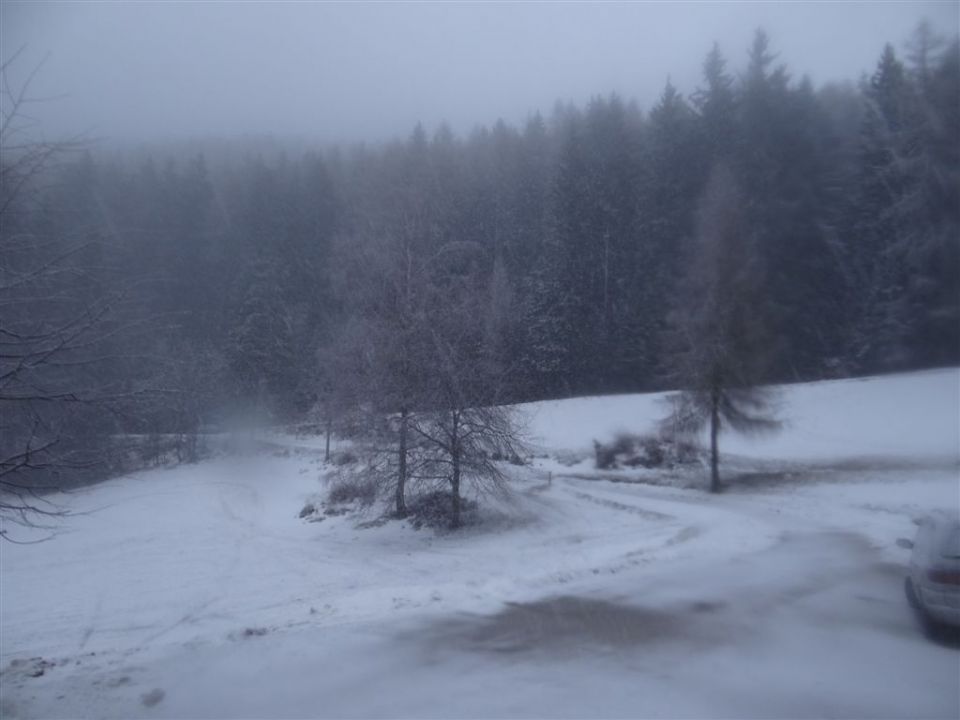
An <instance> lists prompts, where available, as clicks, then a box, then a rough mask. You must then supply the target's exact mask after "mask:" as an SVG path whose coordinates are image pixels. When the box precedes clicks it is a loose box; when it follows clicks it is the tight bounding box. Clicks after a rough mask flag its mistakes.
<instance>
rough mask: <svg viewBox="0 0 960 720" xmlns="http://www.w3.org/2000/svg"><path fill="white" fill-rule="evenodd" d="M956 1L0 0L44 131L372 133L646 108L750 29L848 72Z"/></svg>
mask: <svg viewBox="0 0 960 720" xmlns="http://www.w3.org/2000/svg"><path fill="white" fill-rule="evenodd" d="M958 8H960V3H958V2H957V0H950V1H948V2H921V1H920V0H912V1H910V2H879V1H877V0H874V1H873V2H839V1H830V2H811V1H810V0H806V1H804V2H792V3H787V2H671V3H659V2H635V3H601V2H592V3H534V2H527V3H492V2H487V3H482V4H480V3H466V2H462V3H425V2H423V3H360V2H350V3H306V2H298V3H292V2H291V3H279V2H269V3H268V2H163V3H151V2H70V3H63V2H46V3H44V2H39V1H38V0H32V1H31V2H13V1H10V0H3V2H2V17H0V21H2V22H0V40H2V48H0V50H2V52H0V55H2V57H3V58H4V59H6V58H8V57H9V56H10V55H11V54H12V53H13V52H14V51H15V50H16V49H17V48H19V47H20V46H22V45H26V46H27V50H26V53H25V56H24V58H23V59H22V61H21V62H20V63H19V68H18V69H23V70H25V69H27V67H28V66H30V65H32V64H35V63H36V62H37V61H38V60H39V59H40V58H42V57H43V56H44V55H45V54H46V53H47V52H49V53H50V57H49V60H48V61H47V64H46V65H45V66H44V68H43V70H42V73H41V74H40V76H39V77H38V79H37V81H36V83H35V86H34V87H35V90H36V93H37V94H42V95H55V94H66V97H64V98H61V99H59V100H56V101H55V102H49V103H44V104H43V105H42V106H40V107H38V108H36V109H35V110H36V112H37V114H38V115H40V117H41V119H42V121H43V124H44V127H45V129H46V131H47V134H48V135H59V134H64V133H70V132H74V131H79V130H89V131H91V132H92V133H93V134H95V135H96V136H98V137H103V138H109V139H115V140H140V139H160V138H168V137H171V138H183V137H185V136H200V137H205V136H210V135H222V136H236V135H238V134H243V133H270V134H276V135H280V136H286V135H294V136H302V137H308V138H311V139H316V140H320V141H323V142H327V141H341V140H347V141H352V140H359V139H367V140H379V139H383V138H385V137H390V136H393V135H397V134H403V135H405V134H406V133H408V132H409V130H410V129H411V128H412V127H413V125H414V124H415V123H416V122H417V121H418V120H421V121H423V122H424V124H425V125H426V126H427V127H428V128H433V127H435V126H436V125H437V124H438V123H439V122H440V121H442V120H446V121H448V122H449V123H450V124H451V126H452V127H453V128H454V130H456V131H458V132H467V131H469V130H470V129H471V128H473V127H474V126H475V125H477V124H490V123H492V122H493V121H495V120H496V119H497V118H499V117H502V118H504V119H505V120H507V121H509V122H514V123H516V122H522V121H523V120H524V119H525V118H526V117H527V116H528V115H529V114H530V113H532V112H533V111H534V110H537V109H540V110H542V111H544V112H549V111H550V109H551V108H552V106H553V104H554V101H555V100H557V99H562V100H574V101H577V102H583V101H585V100H587V99H589V97H590V96H591V95H595V94H601V93H603V94H605V93H608V92H611V91H616V92H618V93H620V94H621V95H622V96H624V97H625V98H635V99H637V100H638V101H639V102H640V104H641V106H642V107H649V105H650V103H651V102H652V101H654V100H655V99H656V97H657V96H658V95H659V93H660V91H661V89H662V87H663V84H664V81H665V80H666V78H667V76H668V75H669V76H671V78H672V80H673V82H674V84H675V85H677V86H678V87H679V89H680V90H681V91H683V92H684V93H689V92H690V91H692V90H693V89H694V88H695V87H696V85H697V84H698V82H699V75H700V66H701V63H702V60H703V57H704V55H705V54H706V52H707V51H708V50H709V48H710V46H711V44H712V43H713V41H714V40H716V41H718V42H720V44H721V47H722V49H723V50H724V53H725V54H726V56H727V58H728V60H729V66H730V68H731V69H732V70H737V69H739V68H741V67H742V65H743V60H744V58H745V56H746V48H747V46H748V44H749V42H750V38H751V36H752V34H753V31H754V29H755V28H756V27H757V26H763V27H764V28H766V30H767V31H768V33H769V34H770V35H771V39H772V46H773V49H774V50H775V51H777V52H779V53H780V60H781V61H783V62H785V63H786V64H787V65H788V67H789V68H790V69H791V71H792V74H793V75H794V77H799V76H800V75H802V74H808V75H810V77H811V78H812V79H813V80H814V81H815V82H816V83H817V84H822V83H823V82H826V81H829V80H835V79H852V80H855V79H857V78H858V77H859V75H860V74H861V73H862V72H864V71H869V70H871V69H872V67H873V65H874V64H875V62H876V60H877V58H878V57H879V54H880V51H881V49H882V47H883V43H884V42H886V41H891V42H893V43H894V44H895V45H896V46H897V47H898V48H899V47H901V46H902V43H903V41H904V40H905V38H906V37H907V36H908V34H909V33H910V31H911V30H912V29H913V27H914V26H915V25H916V24H917V22H918V21H919V20H920V19H921V18H924V17H925V18H927V19H928V20H929V21H930V22H931V23H932V24H933V25H934V27H935V28H936V29H938V30H939V31H940V32H942V33H944V34H948V35H952V34H954V33H956V32H957V29H958V22H960V20H958V13H960V10H958Z"/></svg>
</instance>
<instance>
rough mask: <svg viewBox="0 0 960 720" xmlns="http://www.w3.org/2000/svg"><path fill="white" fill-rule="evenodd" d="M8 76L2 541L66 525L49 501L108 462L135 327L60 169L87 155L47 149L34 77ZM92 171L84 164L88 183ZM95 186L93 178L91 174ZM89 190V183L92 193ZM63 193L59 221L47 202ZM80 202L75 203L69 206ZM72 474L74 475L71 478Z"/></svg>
mask: <svg viewBox="0 0 960 720" xmlns="http://www.w3.org/2000/svg"><path fill="white" fill-rule="evenodd" d="M17 58H18V55H14V56H13V57H12V58H11V59H9V60H7V61H5V62H4V63H3V65H2V67H0V78H2V84H0V106H2V111H0V115H2V117H0V521H2V522H3V523H4V524H5V525H6V526H5V527H2V528H0V536H2V537H4V538H5V539H13V538H11V537H10V536H9V534H8V530H9V525H8V524H9V523H15V524H21V525H27V526H34V525H37V524H42V523H43V521H44V519H45V518H46V519H50V518H52V517H55V516H59V515H62V514H63V512H62V510H61V509H60V508H59V507H58V506H56V505H54V504H52V503H51V502H50V501H49V500H48V499H47V498H46V497H45V495H46V494H47V493H49V492H50V491H52V490H55V489H60V488H62V487H63V486H64V485H75V484H77V483H78V482H79V481H81V480H83V479H84V478H85V477H86V476H87V474H88V471H89V470H90V469H92V468H95V467H99V466H101V465H102V464H103V463H104V460H105V449H106V447H107V446H108V445H109V443H110V441H111V420H112V417H111V415H110V414H109V413H106V412H104V408H105V407H106V406H107V405H111V406H112V407H113V409H117V403H119V402H120V401H122V400H124V399H125V398H129V397H130V396H131V395H132V393H131V388H130V386H127V387H121V385H120V383H118V382H117V380H116V371H117V368H118V367H119V365H120V364H121V363H122V358H121V357H120V355H119V353H118V352H117V350H116V348H117V341H118V338H119V337H120V335H121V334H122V333H123V332H124V324H123V323H122V321H121V320H120V318H119V314H118V312H117V308H118V306H120V307H122V305H120V303H119V302H118V300H119V294H118V293H116V292H113V291H112V287H116V286H115V285H111V282H110V278H109V273H108V272H107V270H106V268H105V265H106V263H105V262H104V259H103V256H102V252H101V247H100V243H99V242H98V241H99V237H98V236H97V234H96V232H95V231H93V230H92V229H91V224H90V223H89V222H88V220H89V218H88V216H87V214H85V212H84V210H85V208H86V207H87V206H86V205H85V199H86V198H85V196H84V194H83V192H82V186H68V184H69V181H70V178H69V177H67V178H63V181H62V182H61V183H60V186H57V185H55V184H54V183H53V182H52V180H53V173H52V170H53V168H54V166H55V165H57V164H58V163H60V162H62V161H63V160H64V156H65V155H68V154H70V153H73V152H75V151H77V150H78V149H80V148H81V146H82V144H81V143H80V142H79V141H77V140H70V141H62V142H51V141H47V140H44V139H43V138H42V136H41V135H40V134H39V133H38V131H37V128H36V127H35V121H34V120H33V119H32V118H31V117H30V113H29V112H28V109H29V105H30V103H32V102H36V100H33V99H31V96H30V95H29V90H30V81H31V79H32V78H33V75H34V74H35V72H36V70H35V71H34V73H31V74H29V75H27V76H26V79H25V80H23V81H22V82H17V81H16V80H15V79H14V76H15V74H16V73H15V71H16V70H17V69H18V68H17V67H16V65H17ZM87 167H89V164H88V165H81V166H80V167H79V171H80V173H81V174H83V172H84V170H85V168H87ZM83 179H84V180H86V179H88V178H87V177H86V176H85V177H84V178H83ZM84 185H86V186H87V187H89V183H84ZM58 191H61V195H62V197H60V200H61V202H59V203H58V204H57V207H58V209H59V211H60V212H59V213H56V214H54V213H50V212H47V210H48V209H49V208H47V207H45V201H46V200H47V199H49V198H50V197H51V196H54V197H55V196H56V193H57V192H58ZM68 194H69V200H64V198H65V197H67V195H68ZM66 475H69V477H65V476H66Z"/></svg>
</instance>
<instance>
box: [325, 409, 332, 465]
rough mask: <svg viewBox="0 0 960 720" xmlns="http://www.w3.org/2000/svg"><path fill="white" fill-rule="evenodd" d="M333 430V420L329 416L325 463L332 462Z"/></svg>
mask: <svg viewBox="0 0 960 720" xmlns="http://www.w3.org/2000/svg"><path fill="white" fill-rule="evenodd" d="M332 430H333V419H332V418H330V417H329V416H328V417H327V445H326V449H325V450H324V453H323V459H324V461H325V462H330V433H331V431H332Z"/></svg>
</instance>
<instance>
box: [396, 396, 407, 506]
mask: <svg viewBox="0 0 960 720" xmlns="http://www.w3.org/2000/svg"><path fill="white" fill-rule="evenodd" d="M409 415H410V413H409V412H408V411H407V409H406V408H401V410H400V451H399V454H400V457H399V460H400V462H399V465H400V467H399V469H398V471H397V517H404V516H406V514H407V503H406V500H405V499H404V493H405V491H406V485H407V422H408V417H409Z"/></svg>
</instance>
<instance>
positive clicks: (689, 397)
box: [664, 164, 778, 492]
mask: <svg viewBox="0 0 960 720" xmlns="http://www.w3.org/2000/svg"><path fill="white" fill-rule="evenodd" d="M689 268H690V269H689V271H688V274H687V276H686V277H685V278H684V279H683V281H682V282H681V283H680V286H679V289H678V297H677V301H676V307H675V310H674V311H673V312H672V313H671V317H670V330H669V337H668V340H667V342H668V346H669V347H670V348H672V353H671V355H670V357H669V360H670V362H671V367H672V373H671V375H672V376H673V377H672V380H673V381H674V382H676V383H677V384H678V385H679V387H680V388H682V389H681V391H680V392H679V393H677V394H676V395H674V396H672V398H671V400H672V409H671V413H670V415H669V417H668V418H667V419H666V420H665V421H664V426H665V429H666V430H667V431H669V432H672V433H675V434H678V435H687V436H690V435H699V433H700V432H702V431H703V429H704V428H709V433H710V491H711V492H719V490H720V468H719V466H720V459H719V436H720V433H721V432H722V431H723V430H725V429H728V428H729V429H731V430H735V431H737V432H746V433H750V432H762V431H770V430H774V429H776V428H777V427H778V422H777V420H776V419H775V418H774V416H773V414H772V397H771V391H770V390H768V389H766V388H763V387H761V385H760V384H761V383H762V382H763V381H764V380H765V373H766V371H767V368H768V366H769V362H770V358H771V357H773V355H774V341H773V340H772V338H771V336H770V335H769V333H768V331H767V324H766V319H765V317H764V309H763V308H764V303H763V297H764V294H763V288H762V272H761V269H760V263H759V259H758V257H757V253H756V252H755V250H754V248H753V240H752V236H751V233H750V231H749V228H748V227H747V225H746V213H745V200H744V197H743V195H742V194H741V191H740V190H739V187H738V184H737V181H736V178H735V177H734V175H733V174H732V172H731V171H730V170H729V169H728V168H727V167H726V166H725V165H723V164H718V165H717V166H715V167H714V169H713V171H712V172H711V174H710V178H709V180H708V181H707V186H706V189H705V190H704V193H703V196H702V198H701V200H700V204H699V208H698V217H697V240H696V245H695V248H694V257H693V258H691V260H690V263H689Z"/></svg>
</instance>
